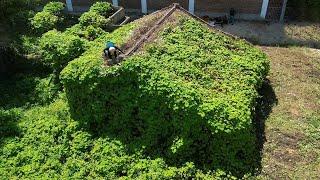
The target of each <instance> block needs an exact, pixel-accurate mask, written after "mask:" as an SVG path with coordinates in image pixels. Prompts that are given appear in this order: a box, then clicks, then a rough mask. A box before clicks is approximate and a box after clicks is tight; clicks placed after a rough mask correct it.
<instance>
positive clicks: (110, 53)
mask: <svg viewBox="0 0 320 180" xmlns="http://www.w3.org/2000/svg"><path fill="white" fill-rule="evenodd" d="M117 51H119V52H121V53H123V51H122V50H121V49H120V48H118V47H117V46H116V45H115V44H114V43H113V42H111V41H107V43H106V48H104V50H103V53H104V56H105V58H106V59H112V60H113V61H114V60H116V58H117V56H118V52H117ZM123 54H124V53H123Z"/></svg>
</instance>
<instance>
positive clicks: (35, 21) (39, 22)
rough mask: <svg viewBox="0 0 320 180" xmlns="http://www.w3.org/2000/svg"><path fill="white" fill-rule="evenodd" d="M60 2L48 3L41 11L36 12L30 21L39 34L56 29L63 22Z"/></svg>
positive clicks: (62, 5) (62, 7) (62, 6)
mask: <svg viewBox="0 0 320 180" xmlns="http://www.w3.org/2000/svg"><path fill="white" fill-rule="evenodd" d="M63 9H64V4H63V3H61V2H50V3H48V4H47V5H46V6H44V8H43V11H41V12H38V13H37V14H36V15H35V16H34V17H33V18H32V20H31V25H32V27H33V28H34V29H35V30H36V31H38V32H39V33H44V32H47V31H49V30H51V29H54V28H56V27H57V25H58V23H61V22H62V20H63V17H62V16H61V15H62V10H63Z"/></svg>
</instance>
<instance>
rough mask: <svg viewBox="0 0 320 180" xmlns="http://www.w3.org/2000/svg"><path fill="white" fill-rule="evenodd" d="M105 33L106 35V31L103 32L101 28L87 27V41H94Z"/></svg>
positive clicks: (85, 35) (85, 32) (85, 34)
mask: <svg viewBox="0 0 320 180" xmlns="http://www.w3.org/2000/svg"><path fill="white" fill-rule="evenodd" d="M104 33H105V31H103V29H101V28H99V27H97V28H95V27H93V26H91V25H90V26H88V27H86V29H85V31H84V37H85V38H86V39H88V40H90V41H92V40H94V39H96V38H97V37H99V36H101V35H102V34H104Z"/></svg>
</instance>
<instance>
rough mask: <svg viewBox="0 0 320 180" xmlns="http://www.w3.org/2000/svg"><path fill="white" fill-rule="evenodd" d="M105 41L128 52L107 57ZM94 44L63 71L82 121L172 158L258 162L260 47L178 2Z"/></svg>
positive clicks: (264, 69) (213, 163)
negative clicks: (115, 59) (116, 60)
mask: <svg viewBox="0 0 320 180" xmlns="http://www.w3.org/2000/svg"><path fill="white" fill-rule="evenodd" d="M107 40H112V41H114V42H115V43H116V44H118V45H120V46H121V48H122V49H123V50H124V51H125V53H126V55H127V56H126V57H125V59H124V60H123V61H122V62H121V63H120V64H118V65H114V66H107V65H106V63H105V62H104V60H103V58H102V57H101V52H102V49H103V45H104V42H105V41H107ZM94 43H95V44H94V45H92V46H90V47H91V48H90V49H88V50H87V52H85V53H84V54H83V55H82V56H80V57H79V58H77V59H75V60H73V61H71V62H69V64H68V65H67V67H65V68H64V69H63V71H62V72H61V75H60V79H61V81H62V83H63V86H64V88H65V92H66V96H67V99H68V103H69V106H70V111H71V114H72V116H73V117H74V118H75V119H77V120H78V121H79V122H80V124H81V125H82V126H83V127H84V128H86V129H88V130H91V131H99V132H103V133H105V134H106V135H108V136H110V137H116V138H117V139H118V140H120V141H121V142H123V143H125V144H127V147H128V148H129V149H131V150H132V151H134V150H140V151H141V153H143V154H145V155H147V156H148V157H150V158H157V157H161V158H163V159H164V160H165V161H166V162H167V163H168V164H170V165H173V166H181V165H183V164H185V163H186V162H193V163H194V164H195V165H196V166H197V167H198V168H200V169H202V170H206V171H208V170H215V169H223V170H226V171H231V172H232V173H233V174H235V175H239V176H241V175H243V174H246V173H251V172H253V171H254V169H256V168H257V166H258V157H259V152H258V150H257V146H256V144H257V143H256V141H257V140H256V136H255V128H254V124H253V116H254V113H255V106H256V101H257V98H258V92H257V89H258V88H260V87H261V85H262V83H263V81H264V79H265V77H266V75H267V73H268V70H269V61H268V60H267V57H266V55H265V54H264V53H262V52H261V51H260V50H259V49H257V48H255V47H254V46H253V45H251V44H249V43H248V42H246V41H245V40H242V39H239V38H237V37H233V36H230V35H227V34H224V33H222V32H220V31H218V30H216V29H212V28H211V27H210V26H208V25H206V24H205V23H204V22H202V21H201V20H200V19H198V18H197V17H195V16H193V15H192V14H190V13H189V12H188V11H186V10H184V9H183V8H182V7H181V6H179V5H176V4H175V5H172V6H169V7H167V8H164V9H162V10H161V11H156V12H154V13H152V14H150V15H148V16H145V17H143V18H141V19H138V20H136V21H133V22H131V23H129V24H127V25H124V26H122V27H120V28H119V29H117V30H115V31H114V32H112V33H111V35H106V36H105V37H99V39H98V40H97V41H94Z"/></svg>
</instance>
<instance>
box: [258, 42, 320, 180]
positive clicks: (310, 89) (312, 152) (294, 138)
mask: <svg viewBox="0 0 320 180" xmlns="http://www.w3.org/2000/svg"><path fill="white" fill-rule="evenodd" d="M260 48H261V49H262V50H263V51H264V52H265V53H266V54H267V55H268V56H269V57H270V60H271V72H270V74H269V77H268V79H269V80H270V84H271V90H269V92H267V93H269V94H267V95H266V96H267V97H271V96H270V94H271V93H274V97H275V99H276V101H275V102H274V103H273V104H272V105H271V106H272V107H271V112H270V114H268V118H267V119H266V120H265V122H262V123H264V136H265V142H264V143H263V151H262V164H261V165H262V171H261V174H260V175H259V176H258V178H259V179H320V50H318V49H311V48H300V47H292V48H281V47H260Z"/></svg>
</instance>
